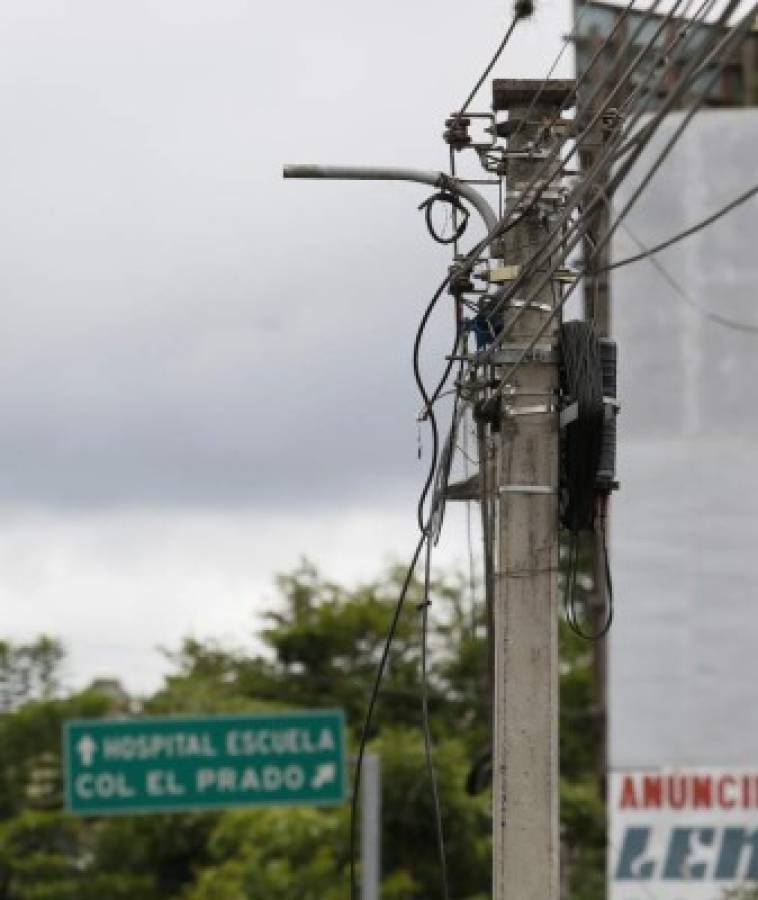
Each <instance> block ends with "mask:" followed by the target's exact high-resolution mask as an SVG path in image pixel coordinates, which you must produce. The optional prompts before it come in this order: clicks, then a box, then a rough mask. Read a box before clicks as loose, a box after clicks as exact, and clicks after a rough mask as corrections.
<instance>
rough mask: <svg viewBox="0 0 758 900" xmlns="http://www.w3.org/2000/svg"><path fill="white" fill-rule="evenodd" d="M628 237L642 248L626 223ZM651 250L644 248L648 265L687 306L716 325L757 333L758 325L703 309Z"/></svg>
mask: <svg viewBox="0 0 758 900" xmlns="http://www.w3.org/2000/svg"><path fill="white" fill-rule="evenodd" d="M621 227H622V228H623V229H624V230H625V231H626V233H627V234H628V235H629V237H630V238H631V239H632V240H633V241H634V242H635V244H637V245H638V246H639V247H642V248H644V247H645V245H644V244H643V243H642V241H641V240H640V239H639V238H638V237H637V236H636V235H635V234H634V232H633V231H631V229H630V228H629V226H628V225H622V226H621ZM653 254H654V251H653V250H646V252H645V253H644V258H646V259H647V261H648V262H649V263H650V265H651V266H652V267H653V268H654V269H655V270H656V272H658V274H659V275H660V276H661V278H663V279H664V281H666V282H667V283H668V285H669V287H670V288H671V289H672V290H673V291H674V293H675V294H676V295H677V297H679V299H680V300H682V301H683V302H684V303H686V304H687V306H688V307H689V308H690V309H692V310H693V311H694V312H696V313H697V314H698V315H699V316H702V317H703V318H704V319H705V320H706V321H708V322H714V323H715V324H716V325H720V326H721V327H722V328H728V329H729V330H730V331H737V332H740V333H742V334H753V335H755V334H758V325H751V324H750V322H742V321H740V320H739V319H730V318H729V317H728V316H722V315H721V313H717V312H713V311H712V310H710V309H704V308H703V307H702V306H700V304H699V303H697V302H696V301H695V300H693V299H692V297H691V296H690V295H689V294H688V293H687V291H685V289H684V288H683V287H682V286H681V284H679V282H678V281H677V280H676V279H675V278H674V276H673V275H672V274H671V272H669V270H668V269H667V268H666V267H665V266H664V265H663V263H661V261H660V260H659V259H657V258H656V257H655V256H654V255H653Z"/></svg>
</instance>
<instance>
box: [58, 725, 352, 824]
mask: <svg viewBox="0 0 758 900" xmlns="http://www.w3.org/2000/svg"><path fill="white" fill-rule="evenodd" d="M344 744H345V722H344V715H343V713H342V712H341V711H338V710H315V711H311V712H297V713H282V714H267V715H240V716H205V717H202V718H185V717H177V716H169V717H161V718H144V719H99V720H98V719H90V720H86V721H78V722H66V724H65V725H64V730H63V747H64V773H65V784H66V808H67V809H68V811H69V812H72V813H75V814H77V815H84V816H86V815H91V816H107V815H118V814H129V813H153V812H154V813H161V812H172V811H175V812H181V811H182V810H189V809H195V810H197V809H218V808H222V807H230V806H279V805H293V804H297V805H309V806H313V805H324V804H335V803H341V802H342V801H343V800H344V798H345V748H344Z"/></svg>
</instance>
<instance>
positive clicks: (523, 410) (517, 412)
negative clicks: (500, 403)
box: [505, 403, 556, 416]
mask: <svg viewBox="0 0 758 900" xmlns="http://www.w3.org/2000/svg"><path fill="white" fill-rule="evenodd" d="M555 411H556V407H555V406H553V404H552V403H540V404H538V405H536V406H506V407H505V414H506V416H545V415H548V414H550V413H554V412H555Z"/></svg>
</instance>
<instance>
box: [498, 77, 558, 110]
mask: <svg viewBox="0 0 758 900" xmlns="http://www.w3.org/2000/svg"><path fill="white" fill-rule="evenodd" d="M574 84H575V81H574V79H573V78H553V79H551V80H549V81H542V80H540V79H538V78H496V79H495V80H494V82H493V84H492V108H493V110H495V112H499V111H501V110H508V109H511V108H512V107H514V106H526V105H527V104H529V103H531V102H532V100H533V99H534V97H535V96H536V95H537V94H539V102H540V103H541V104H542V105H544V106H561V105H562V104H563V103H565V102H566V101H567V100H568V98H569V96H570V94H571V92H572V91H573V89H574Z"/></svg>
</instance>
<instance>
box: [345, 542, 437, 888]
mask: <svg viewBox="0 0 758 900" xmlns="http://www.w3.org/2000/svg"><path fill="white" fill-rule="evenodd" d="M426 540H427V533H426V532H423V533H422V534H421V536H420V537H419V539H418V543H417V544H416V549H415V551H414V553H413V556H412V557H411V561H410V564H409V565H408V569H407V571H406V575H405V580H404V581H403V586H402V588H401V589H400V595H399V597H398V600H397V604H396V605H395V611H394V613H393V615H392V621H391V622H390V627H389V629H388V631H387V637H386V638H385V641H384V647H383V649H382V655H381V657H380V659H379V665H378V667H377V670H376V676H375V677H374V683H373V685H372V688H371V694H370V696H369V702H368V709H367V711H366V718H365V720H364V722H363V729H362V730H361V738H360V742H359V744H358V756H357V758H356V762H355V772H354V775H353V796H352V798H351V802H350V849H349V853H350V898H351V900H358V893H357V890H358V886H357V884H356V879H355V869H356V865H355V857H356V844H357V840H356V831H357V828H358V795H359V794H360V789H361V772H362V769H363V757H364V756H365V753H366V743H367V741H368V736H369V731H370V730H371V722H372V719H373V717H374V707H375V706H376V701H377V698H378V696H379V687H380V685H381V683H382V678H383V677H384V670H385V669H386V667H387V660H388V658H389V654H390V649H391V647H392V642H393V640H394V639H395V633H396V632H397V626H398V622H399V621H400V614H401V613H402V611H403V606H404V604H405V597H406V594H407V593H408V587H409V585H410V583H411V579H412V578H413V573H414V572H415V571H416V564H417V563H418V558H419V556H420V554H421V550H422V549H423V547H424V544H425V543H426Z"/></svg>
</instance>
